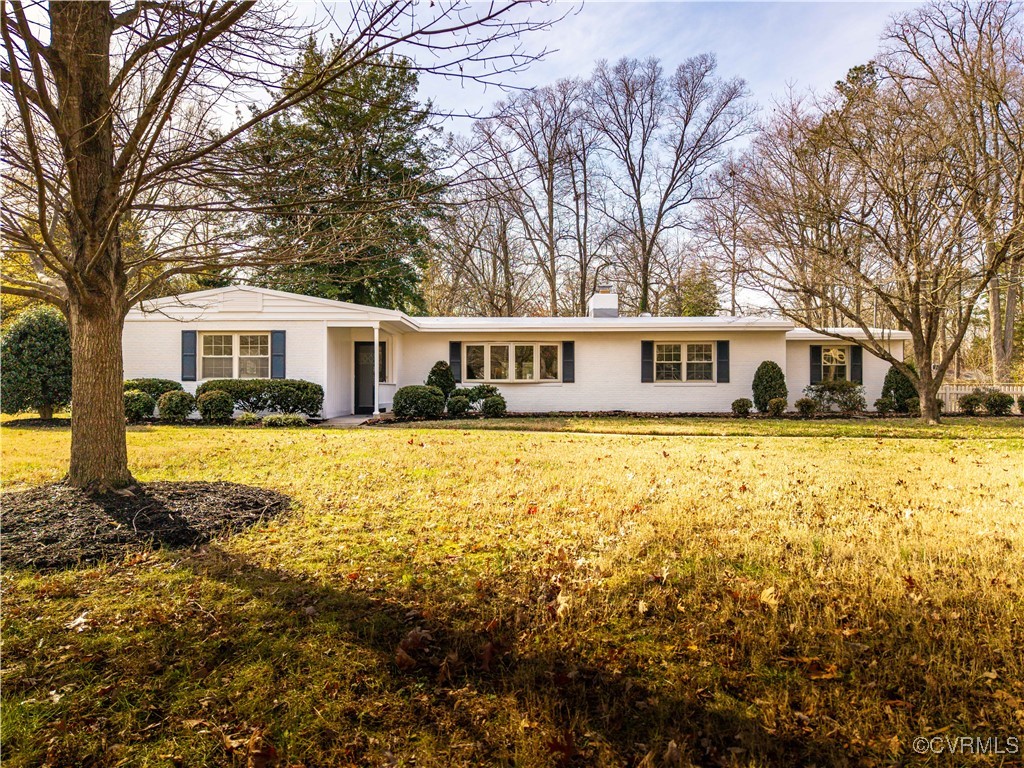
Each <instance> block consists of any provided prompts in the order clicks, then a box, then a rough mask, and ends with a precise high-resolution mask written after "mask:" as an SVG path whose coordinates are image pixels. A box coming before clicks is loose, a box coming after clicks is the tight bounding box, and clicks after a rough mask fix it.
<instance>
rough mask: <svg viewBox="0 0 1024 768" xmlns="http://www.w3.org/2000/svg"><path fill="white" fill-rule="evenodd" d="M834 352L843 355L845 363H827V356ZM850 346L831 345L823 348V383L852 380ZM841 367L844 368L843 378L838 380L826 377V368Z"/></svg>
mask: <svg viewBox="0 0 1024 768" xmlns="http://www.w3.org/2000/svg"><path fill="white" fill-rule="evenodd" d="M833 351H839V352H842V353H843V356H844V361H843V362H842V363H826V362H825V354H826V353H830V352H833ZM850 358H851V354H850V346H849V345H848V344H829V345H828V346H825V345H824V344H823V345H822V346H821V380H822V381H849V380H850ZM839 365H842V366H843V378H841V379H836V378H834V377H832V376H826V375H825V369H826V368H836V367H838V366H839Z"/></svg>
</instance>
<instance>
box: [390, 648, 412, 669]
mask: <svg viewBox="0 0 1024 768" xmlns="http://www.w3.org/2000/svg"><path fill="white" fill-rule="evenodd" d="M395 664H397V665H398V668H399V669H412V668H413V667H415V666H416V659H414V658H413V657H412V656H410V655H409V654H408V653H406V652H405V651H404V650H402V648H398V649H397V650H396V651H395Z"/></svg>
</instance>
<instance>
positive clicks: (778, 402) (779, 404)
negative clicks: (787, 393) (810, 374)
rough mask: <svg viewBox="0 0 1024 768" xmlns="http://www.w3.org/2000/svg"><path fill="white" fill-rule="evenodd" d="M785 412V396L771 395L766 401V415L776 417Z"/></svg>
mask: <svg viewBox="0 0 1024 768" xmlns="http://www.w3.org/2000/svg"><path fill="white" fill-rule="evenodd" d="M785 412H786V398H784V397H773V398H772V399H771V400H769V401H768V415H769V416H775V417H776V418H777V417H779V416H781V415H782V414H783V413H785Z"/></svg>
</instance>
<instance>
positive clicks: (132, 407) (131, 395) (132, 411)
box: [124, 389, 156, 424]
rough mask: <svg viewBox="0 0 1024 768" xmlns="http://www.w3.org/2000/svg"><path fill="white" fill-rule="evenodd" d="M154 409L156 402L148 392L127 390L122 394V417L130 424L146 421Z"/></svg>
mask: <svg viewBox="0 0 1024 768" xmlns="http://www.w3.org/2000/svg"><path fill="white" fill-rule="evenodd" d="M154 408H156V400H154V399H153V396H152V395H150V394H149V393H148V392H143V391H142V390H140V389H129V390H128V391H127V392H125V393H124V416H125V418H126V419H128V421H129V422H130V423H133V424H134V423H136V422H139V421H142V420H143V419H148V418H150V417H152V415H153V409H154Z"/></svg>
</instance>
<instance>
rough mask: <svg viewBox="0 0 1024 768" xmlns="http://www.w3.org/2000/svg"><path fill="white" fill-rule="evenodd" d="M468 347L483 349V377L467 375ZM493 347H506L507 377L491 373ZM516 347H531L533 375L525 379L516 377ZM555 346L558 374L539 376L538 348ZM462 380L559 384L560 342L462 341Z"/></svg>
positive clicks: (560, 372) (492, 382)
mask: <svg viewBox="0 0 1024 768" xmlns="http://www.w3.org/2000/svg"><path fill="white" fill-rule="evenodd" d="M469 347H483V349H484V378H482V379H471V378H469V376H468V371H469V360H468V355H467V351H466V350H467V349H468V348H469ZM493 347H505V348H506V349H508V377H507V378H504V379H495V378H494V377H493V376H492V375H491V349H492V348H493ZM516 347H533V375H532V376H531V377H530V378H526V379H517V378H516V357H515V355H516ZM541 347H554V348H555V355H556V357H555V365H556V367H557V369H558V376H557V377H556V378H553V379H542V378H540V371H541V365H540V348H541ZM462 380H463V381H464V382H466V383H467V384H469V383H474V384H482V383H488V384H561V383H562V343H561V342H560V341H466V342H463V343H462Z"/></svg>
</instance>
